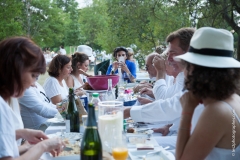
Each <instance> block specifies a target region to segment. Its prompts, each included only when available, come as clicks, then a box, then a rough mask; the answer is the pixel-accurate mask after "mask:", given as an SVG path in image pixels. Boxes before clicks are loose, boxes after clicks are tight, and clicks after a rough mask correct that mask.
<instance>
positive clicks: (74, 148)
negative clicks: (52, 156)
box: [59, 139, 80, 156]
mask: <svg viewBox="0 0 240 160" xmlns="http://www.w3.org/2000/svg"><path fill="white" fill-rule="evenodd" d="M63 141H64V143H65V145H66V147H69V148H72V150H71V151H62V152H61V153H60V154H59V156H72V155H80V148H79V142H78V141H76V142H74V143H70V142H69V140H68V139H64V140H63Z"/></svg>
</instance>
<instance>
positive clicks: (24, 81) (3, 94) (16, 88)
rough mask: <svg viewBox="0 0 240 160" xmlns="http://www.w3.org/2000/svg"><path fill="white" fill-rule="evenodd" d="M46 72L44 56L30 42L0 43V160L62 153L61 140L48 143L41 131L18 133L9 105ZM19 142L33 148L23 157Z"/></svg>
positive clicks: (12, 40)
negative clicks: (24, 142) (11, 100)
mask: <svg viewBox="0 0 240 160" xmlns="http://www.w3.org/2000/svg"><path fill="white" fill-rule="evenodd" d="M45 71H46V63H45V59H44V56H43V52H42V50H41V48H40V47H38V46H37V45H36V44H35V43H34V42H33V41H32V40H30V39H29V38H26V37H11V38H8V39H5V40H3V41H1V42H0V160H14V159H28V160H38V159H39V158H40V156H41V155H42V154H43V153H44V152H51V153H52V154H53V156H55V155H58V154H59V152H60V151H61V150H62V147H63V146H64V143H63V142H62V141H61V139H60V138H51V139H48V137H47V136H46V135H45V134H44V133H43V132H42V131H36V130H32V129H17V128H16V126H15V122H16V120H14V119H15V118H16V115H15V114H14V112H13V110H12V109H11V108H10V106H9V105H8V102H9V101H10V99H11V98H12V97H14V98H18V97H21V96H22V95H23V93H24V91H25V90H26V89H27V88H28V87H30V85H32V84H33V83H34V82H35V81H36V78H37V77H38V76H39V74H42V73H44V72H45ZM13 73H14V74H13ZM17 121H19V120H17ZM20 138H23V139H26V140H27V141H28V142H29V143H30V144H32V147H31V148H29V149H28V150H27V151H26V152H25V153H23V154H22V155H20V154H19V149H18V145H17V141H16V140H18V139H20ZM33 144H35V145H33ZM33 153H34V154H33Z"/></svg>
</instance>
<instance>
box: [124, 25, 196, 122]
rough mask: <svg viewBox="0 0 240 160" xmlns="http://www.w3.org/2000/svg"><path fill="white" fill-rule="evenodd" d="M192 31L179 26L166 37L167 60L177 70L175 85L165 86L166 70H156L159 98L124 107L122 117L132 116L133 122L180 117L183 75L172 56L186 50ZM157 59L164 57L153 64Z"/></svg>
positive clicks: (169, 119) (180, 67) (167, 119)
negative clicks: (167, 45)
mask: <svg viewBox="0 0 240 160" xmlns="http://www.w3.org/2000/svg"><path fill="white" fill-rule="evenodd" d="M193 33H194V29H193V28H181V29H179V30H177V31H175V32H173V33H171V34H170V35H169V36H168V37H167V42H168V43H169V55H168V61H169V63H171V65H172V66H173V67H174V69H175V71H178V72H179V74H178V76H177V78H176V82H175V84H176V85H175V86H174V87H170V88H168V87H167V85H166V81H165V80H164V77H165V75H166V70H165V69H164V67H163V68H162V69H161V71H158V72H159V74H158V79H159V86H160V89H159V90H160V91H162V92H163V94H161V98H160V99H159V100H156V101H154V102H153V103H150V104H146V105H142V106H133V107H131V108H125V109H124V118H128V117H132V118H133V120H134V121H135V122H160V121H173V120H175V119H176V118H179V117H180V113H181V112H179V111H181V105H180V102H179V98H180V96H181V95H182V89H183V85H184V84H183V82H184V75H183V72H182V70H183V68H182V66H181V64H180V63H178V62H176V61H174V60H173V57H174V56H176V55H181V54H184V53H186V52H187V50H188V47H189V43H190V39H191V37H192V35H193ZM157 61H162V62H163V61H164V59H160V58H157V59H156V60H155V61H154V65H155V63H157ZM163 64H164V63H163ZM157 65H158V64H156V66H157ZM158 68H161V67H158ZM175 87H176V88H177V89H176V88H175ZM172 90H173V91H172Z"/></svg>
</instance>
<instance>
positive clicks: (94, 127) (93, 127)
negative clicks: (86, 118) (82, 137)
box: [86, 126, 97, 129]
mask: <svg viewBox="0 0 240 160" xmlns="http://www.w3.org/2000/svg"><path fill="white" fill-rule="evenodd" d="M86 129H97V127H96V126H91V127H88V126H86Z"/></svg>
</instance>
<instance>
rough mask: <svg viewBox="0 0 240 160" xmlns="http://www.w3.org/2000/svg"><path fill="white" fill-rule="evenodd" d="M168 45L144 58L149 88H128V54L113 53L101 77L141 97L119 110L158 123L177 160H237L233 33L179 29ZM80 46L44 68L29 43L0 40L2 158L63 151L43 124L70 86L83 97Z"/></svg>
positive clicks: (239, 67)
mask: <svg viewBox="0 0 240 160" xmlns="http://www.w3.org/2000/svg"><path fill="white" fill-rule="evenodd" d="M166 42H167V43H168V46H167V48H166V49H165V50H164V51H163V52H162V53H161V54H159V53H157V51H155V52H152V53H150V54H149V55H147V56H146V59H145V65H146V71H147V73H148V75H149V78H150V79H151V83H150V82H146V81H145V82H141V83H134V82H135V81H136V65H135V59H134V51H133V49H131V48H125V47H122V46H120V47H116V48H115V49H114V50H113V54H112V57H113V58H114V61H113V62H112V64H110V65H109V67H108V70H107V73H106V74H107V75H113V74H119V73H120V74H119V75H120V77H122V78H123V80H124V81H127V82H128V83H134V84H135V87H134V88H133V90H134V92H136V93H139V97H137V103H136V104H135V105H134V106H131V107H125V108H124V118H129V117H131V118H132V119H133V121H134V122H142V123H154V124H158V127H154V128H153V131H154V132H156V133H161V135H160V134H159V136H157V137H155V139H156V140H157V142H158V143H159V145H161V146H163V147H165V146H170V149H171V150H172V152H174V153H175V157H176V159H177V160H181V159H183V160H185V159H196V160H197V159H199V160H200V159H207V160H208V159H209V160H225V159H232V160H238V159H240V135H239V134H238V133H239V132H240V108H239V106H240V97H239V94H240V87H239V82H240V62H238V61H237V60H235V59H234V58H233V51H234V49H233V44H234V39H233V35H232V33H231V32H229V31H227V30H225V29H216V28H211V27H202V28H199V29H197V30H195V29H193V28H181V29H178V30H176V31H174V32H172V33H170V34H169V35H168V36H167V37H166ZM82 46H83V48H81V45H80V46H79V48H78V50H77V51H76V52H75V53H74V54H73V55H72V56H71V57H69V56H68V55H67V54H66V52H65V54H59V55H56V56H55V57H53V59H52V60H51V62H50V64H49V67H48V69H47V67H46V62H45V58H44V55H43V51H42V50H41V49H40V47H39V46H37V45H36V44H35V43H34V42H33V41H32V40H31V39H29V38H26V37H12V38H8V39H5V40H3V41H1V42H0V133H1V134H0V144H1V146H0V148H1V150H0V160H1V159H4V160H5V159H6V160H11V159H18V157H20V159H30V160H31V159H36V160H37V159H39V157H40V156H41V155H42V153H43V152H50V153H52V155H53V156H57V155H58V154H59V153H60V152H61V151H62V147H63V146H64V145H65V144H64V142H63V141H62V140H61V139H59V138H51V139H49V138H48V137H47V136H46V135H45V134H44V132H43V131H44V130H45V129H46V128H47V127H48V126H49V125H50V123H49V122H48V121H47V120H48V119H49V118H53V117H55V116H56V115H57V114H59V113H58V110H57V107H56V105H57V104H58V103H61V102H62V101H64V100H65V99H67V98H68V88H70V87H72V88H74V90H75V94H76V96H77V97H82V96H86V92H85V91H84V89H83V86H84V84H85V82H86V81H87V78H86V76H85V75H86V72H88V68H89V64H90V59H89V56H88V54H87V53H85V52H87V51H86V50H84V49H86V46H85V45H82ZM87 48H88V49H89V48H90V47H89V46H87ZM62 49H63V48H62ZM90 50H91V51H92V49H90ZM26 57H28V58H26ZM46 71H47V72H48V74H49V77H48V78H47V79H46V80H45V82H44V84H43V86H41V85H40V84H39V83H38V82H37V79H38V77H39V75H40V74H44V73H45V72H46ZM13 73H14V74H13ZM152 82H153V83H152ZM233 137H234V141H233ZM32 144H35V145H32ZM33 152H34V153H35V154H32V153H33Z"/></svg>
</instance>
